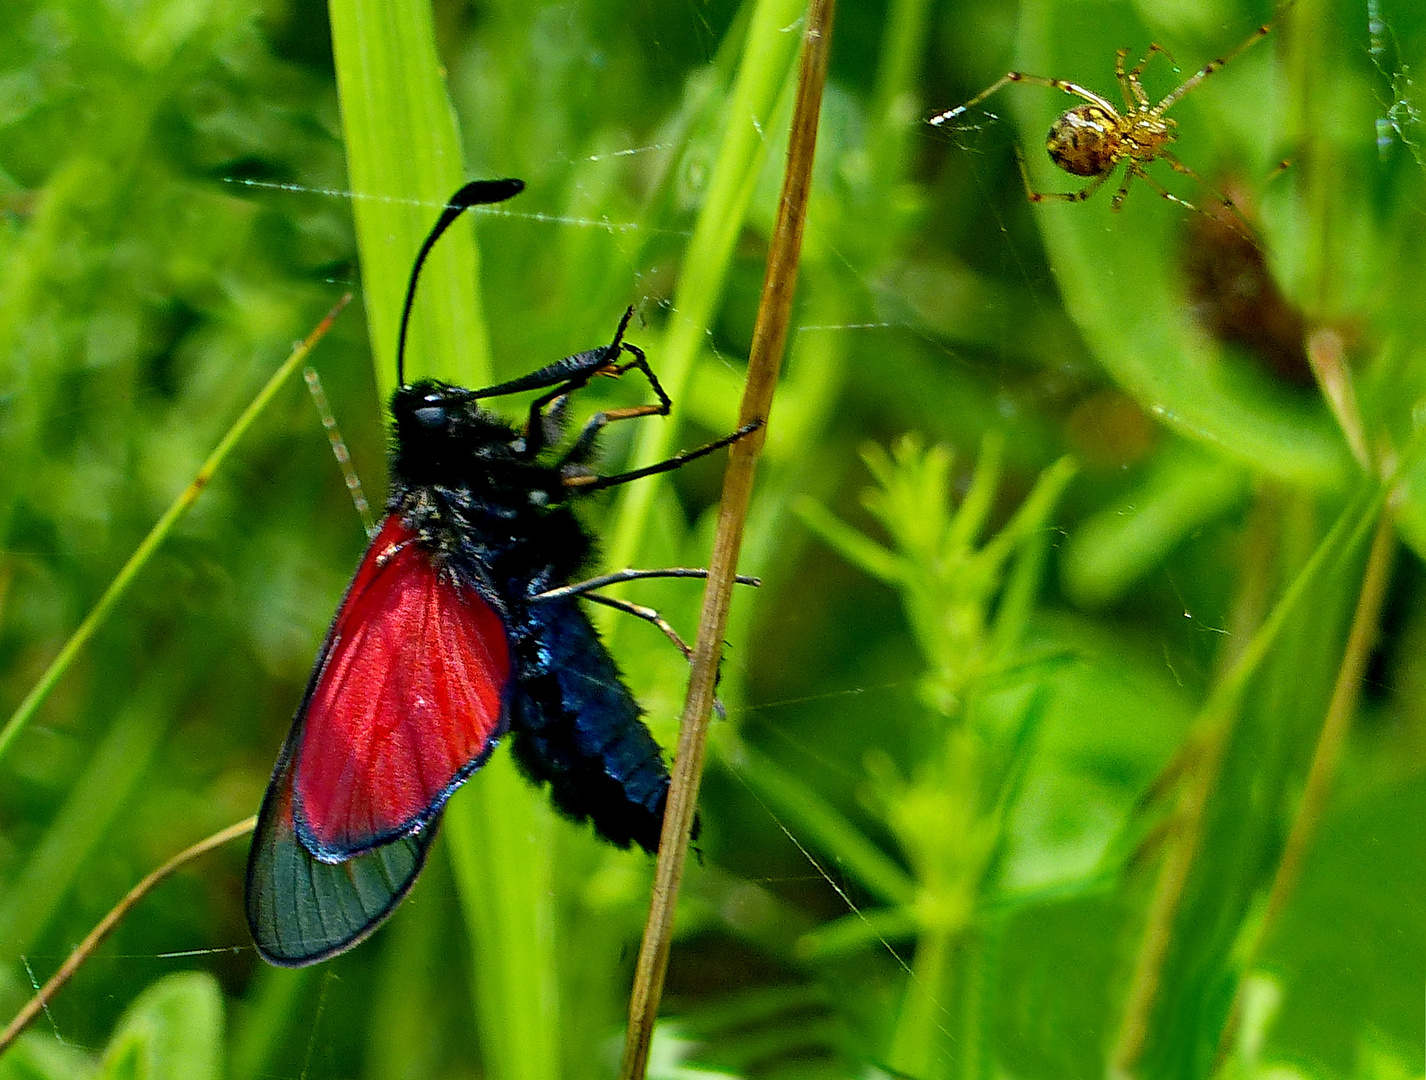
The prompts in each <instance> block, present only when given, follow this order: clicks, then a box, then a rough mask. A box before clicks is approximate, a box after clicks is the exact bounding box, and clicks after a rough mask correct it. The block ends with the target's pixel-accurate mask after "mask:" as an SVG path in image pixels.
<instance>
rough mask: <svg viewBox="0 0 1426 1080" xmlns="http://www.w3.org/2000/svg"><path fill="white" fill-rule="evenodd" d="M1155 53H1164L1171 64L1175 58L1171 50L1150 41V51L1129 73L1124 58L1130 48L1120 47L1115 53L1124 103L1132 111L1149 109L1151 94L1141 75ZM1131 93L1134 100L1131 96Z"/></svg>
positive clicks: (1116, 73) (1116, 72)
mask: <svg viewBox="0 0 1426 1080" xmlns="http://www.w3.org/2000/svg"><path fill="white" fill-rule="evenodd" d="M1154 53H1162V54H1163V56H1164V59H1166V60H1167V61H1168V62H1169V63H1170V64H1173V62H1174V60H1173V57H1172V56H1171V55H1170V54H1169V51H1168V50H1167V49H1165V48H1164V47H1163V46H1162V45H1160V44H1159V43H1158V42H1157V41H1151V42H1149V51H1148V52H1146V53H1144V55H1143V57H1142V58H1141V59H1140V60H1139V62H1138V63H1137V64H1135V65H1134V67H1133V69H1132V70H1131V71H1130V72H1129V73H1128V74H1127V75H1126V74H1125V73H1124V58H1125V57H1127V56H1128V55H1129V50H1128V49H1120V50H1119V51H1118V52H1117V53H1115V54H1114V55H1115V59H1114V75H1115V77H1116V78H1117V79H1118V80H1119V86H1120V88H1121V89H1122V90H1123V91H1124V104H1126V105H1128V106H1129V109H1130V111H1133V110H1134V109H1135V108H1145V109H1147V108H1148V107H1149V104H1150V102H1149V95H1148V94H1146V93H1144V86H1143V84H1142V83H1141V82H1140V81H1139V76H1141V75H1142V74H1144V68H1146V67H1148V66H1149V59H1150V58H1151V57H1152V56H1153V55H1154ZM1131 94H1132V100H1131V97H1130V95H1131Z"/></svg>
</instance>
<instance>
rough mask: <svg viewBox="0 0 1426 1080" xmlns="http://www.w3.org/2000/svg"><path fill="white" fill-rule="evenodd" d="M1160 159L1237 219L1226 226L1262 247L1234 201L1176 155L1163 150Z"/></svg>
mask: <svg viewBox="0 0 1426 1080" xmlns="http://www.w3.org/2000/svg"><path fill="white" fill-rule="evenodd" d="M1159 157H1161V158H1163V159H1164V160H1165V161H1167V162H1168V163H1169V165H1170V166H1171V167H1172V168H1173V170H1174V172H1177V173H1182V174H1183V175H1184V176H1188V177H1192V179H1193V181H1194V183H1196V184H1197V185H1198V186H1199V187H1201V188H1202V189H1203V190H1204V191H1206V192H1208V194H1210V195H1212V196H1213V199H1214V201H1215V202H1217V203H1218V205H1219V206H1221V207H1223V209H1224V210H1226V211H1228V213H1229V214H1231V215H1232V216H1233V217H1234V218H1235V219H1236V224H1235V223H1234V222H1232V221H1224V224H1226V225H1228V226H1229V227H1230V228H1233V229H1235V230H1237V231H1238V232H1240V233H1242V234H1243V235H1244V237H1246V238H1247V239H1248V240H1250V241H1251V242H1252V243H1253V244H1254V245H1256V246H1258V247H1261V246H1262V242H1261V241H1260V240H1259V239H1258V235H1257V233H1256V232H1254V231H1253V226H1252V225H1251V224H1249V222H1248V219H1247V218H1245V217H1244V216H1243V214H1242V212H1241V211H1240V210H1239V209H1238V207H1237V206H1236V205H1235V204H1234V203H1233V200H1232V199H1230V198H1228V196H1227V195H1224V194H1223V193H1222V192H1221V191H1219V190H1218V189H1217V188H1215V187H1214V186H1213V185H1212V184H1210V183H1209V182H1208V181H1207V180H1205V179H1203V177H1201V176H1199V175H1198V173H1196V172H1194V171H1193V170H1192V169H1191V168H1189V167H1188V166H1187V165H1185V164H1184V163H1183V162H1182V161H1181V160H1180V159H1179V158H1178V156H1177V155H1175V154H1174V153H1172V152H1171V151H1168V150H1161V151H1159ZM1144 175H1145V177H1147V176H1148V174H1147V173H1145V174H1144ZM1150 182H1151V183H1152V181H1150ZM1154 186H1155V187H1158V185H1157V184H1155V185H1154ZM1160 191H1162V189H1161V188H1160ZM1163 194H1164V195H1165V197H1166V198H1168V199H1169V200H1170V201H1172V202H1176V203H1182V204H1183V205H1184V206H1187V207H1188V208H1189V209H1190V210H1196V211H1198V213H1200V214H1203V215H1204V216H1205V217H1212V216H1213V215H1211V214H1209V213H1208V212H1207V211H1205V210H1200V209H1199V208H1198V207H1196V206H1194V205H1193V204H1192V203H1189V202H1185V201H1184V200H1183V199H1180V198H1178V197H1177V196H1173V195H1169V194H1168V193H1167V192H1163Z"/></svg>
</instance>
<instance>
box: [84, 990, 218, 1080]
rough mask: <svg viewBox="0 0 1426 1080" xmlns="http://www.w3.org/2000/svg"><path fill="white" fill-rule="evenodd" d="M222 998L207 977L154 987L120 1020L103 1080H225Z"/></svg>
mask: <svg viewBox="0 0 1426 1080" xmlns="http://www.w3.org/2000/svg"><path fill="white" fill-rule="evenodd" d="M222 1050H223V995H222V992H221V991H220V990H219V989H218V980H216V979H215V978H213V976H212V975H209V974H208V973H207V972H199V971H185V972H180V973H179V974H177V975H169V976H167V977H165V978H163V979H160V980H159V981H158V982H156V983H154V984H153V985H152V986H150V987H149V988H148V989H147V990H145V991H144V992H143V993H142V994H140V995H139V996H138V997H137V998H135V999H134V1002H133V1004H132V1005H130V1006H129V1008H128V1010H127V1011H126V1012H125V1013H124V1015H123V1017H122V1018H121V1019H120V1020H119V1026H118V1028H117V1029H116V1030H115V1032H114V1036H113V1038H111V1039H110V1040H109V1045H108V1047H107V1048H106V1049H105V1051H104V1059H103V1062H102V1068H101V1072H100V1076H101V1077H102V1078H103V1080H220V1078H221V1077H222V1075H223V1068H222Z"/></svg>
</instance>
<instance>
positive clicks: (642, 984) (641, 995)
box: [620, 0, 836, 1080]
mask: <svg viewBox="0 0 1426 1080" xmlns="http://www.w3.org/2000/svg"><path fill="white" fill-rule="evenodd" d="M835 10H836V4H835V0H812V3H811V4H810V6H809V8H808V11H807V23H806V28H805V30H804V32H803V39H802V66H801V72H800V75H799V78H798V86H797V102H796V105H795V107H794V110H793V116H792V133H791V137H790V139H789V143H788V155H787V168H786V172H785V173H784V177H783V186H782V196H781V198H780V200H779V204H778V215H777V224H776V226H775V228H774V230H773V235H772V244H771V246H770V250H769V251H768V263H767V276H766V278H765V279H764V283H763V292H762V299H761V302H760V303H759V306H758V318H757V323H756V325H755V326H754V328H753V341H752V349H751V352H750V354H749V357H748V381H747V385H746V387H745V388H744V391H743V401H742V406H741V409H740V413H739V424H740V425H743V424H749V423H753V422H758V423H760V424H761V425H762V427H761V428H760V429H759V430H758V431H756V432H754V433H753V434H752V435H750V436H749V437H748V438H745V439H742V440H739V441H738V442H736V443H734V444H733V447H732V449H731V450H730V451H729V454H728V466H727V470H726V472H725V474H724V478H723V497H722V502H721V505H720V509H719V518H718V529H717V532H716V534H715V536H714V540H713V555H712V559H711V560H710V561H709V564H708V587H707V589H706V590H705V592H704V594H703V612H702V615H701V617H700V619H699V623H698V643H697V646H696V647H695V649H694V655H693V671H692V674H691V675H690V677H689V686H688V698H687V701H686V702H685V704H684V710H683V717H682V719H681V721H680V725H679V739H678V757H677V759H676V760H675V762H674V771H673V782H672V785H671V786H670V788H669V794H668V805H667V808H666V809H665V811H664V822H663V834H662V836H661V837H660V842H659V856H658V864H657V866H656V867H655V870H654V888H653V895H652V898H651V902H650V905H649V920H648V924H647V925H646V927H645V930H644V939H643V944H642V947H641V948H640V951H639V960H638V966H637V968H636V970H635V977H634V990H633V994H632V996H631V998H630V1002H629V1027H628V1031H627V1034H626V1038H625V1043H624V1060H623V1065H622V1067H621V1069H620V1075H621V1076H622V1077H623V1078H624V1080H642V1078H643V1077H644V1075H645V1072H646V1071H647V1068H648V1058H649V1049H650V1047H651V1045H652V1043H653V1030H654V1023H655V1020H656V1019H657V1016H658V1008H659V1000H660V998H661V996H662V993H663V983H664V976H665V974H666V972H667V969H668V955H669V948H670V944H671V942H672V931H673V916H674V910H675V907H676V905H677V900H678V888H679V884H680V881H681V880H682V872H683V862H684V859H685V858H686V857H687V854H688V844H689V837H690V833H691V832H692V828H693V816H694V808H695V806H696V804H697V801H698V788H699V782H700V780H701V777H702V768H703V756H704V752H705V750H706V749H707V741H708V720H709V715H710V713H711V711H712V707H713V696H714V689H715V686H716V683H717V676H718V665H719V663H720V661H721V660H722V654H723V635H724V633H725V632H726V630H727V625H728V608H729V606H730V604H731V602H732V597H733V584H734V579H735V577H736V573H737V565H738V553H739V550H740V549H741V546H742V535H743V525H744V523H745V522H746V520H747V516H748V507H749V505H750V503H751V499H752V487H753V476H754V473H755V471H756V469H757V461H758V455H759V453H760V452H761V450H762V443H763V439H764V438H765V436H766V430H767V422H768V418H769V416H770V415H771V412H772V399H773V393H774V391H775V390H776V388H777V375H778V370H779V368H780V367H781V364H782V355H783V350H784V347H785V346H786V343H787V326H788V322H789V320H790V318H791V313H792V297H793V293H794V290H795V288H796V285H797V265H798V259H799V257H800V255H801V252H802V231H803V227H804V225H805V223H806V220H807V203H808V199H809V197H810V195H811V191H812V163H813V159H814V156H815V153H816V148H817V124H818V120H819V117H820V115H821V107H822V90H823V87H824V86H825V85H826V80H827V57H828V53H829V51H830V48H831V32H832V20H833V17H834V14H835Z"/></svg>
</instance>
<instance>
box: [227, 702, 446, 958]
mask: <svg viewBox="0 0 1426 1080" xmlns="http://www.w3.org/2000/svg"><path fill="white" fill-rule="evenodd" d="M299 735H300V730H299V729H298V728H296V727H294V728H293V731H292V734H291V735H289V736H288V739H287V745H286V746H284V747H283V748H282V756H281V757H280V758H279V759H278V763H277V773H276V775H274V776H273V778H272V784H271V786H270V787H269V788H268V789H267V797H266V798H265V799H263V803H262V813H261V814H260V815H259V816H258V823H257V833H256V835H255V836H254V837H253V843H252V848H251V850H250V851H249V852H248V876H247V916H248V929H249V930H250V931H251V932H252V936H253V941H254V942H255V943H256V945H257V948H258V952H260V953H261V954H262V956H263V959H265V960H267V961H268V962H269V963H272V964H278V965H281V966H282V967H301V966H303V965H305V964H315V963H316V962H317V961H319V960H325V959H327V958H328V957H329V956H335V955H336V954H337V953H339V952H342V951H343V950H345V949H348V948H350V947H351V946H353V945H355V944H356V943H357V942H359V941H361V940H362V939H363V938H365V937H366V936H367V935H368V934H370V933H371V932H372V931H373V930H375V929H376V928H377V927H378V926H379V925H380V924H381V923H382V921H383V920H384V919H385V918H386V917H387V916H388V915H390V914H391V912H392V910H393V909H394V908H395V907H396V905H397V904H398V903H400V901H401V898H402V897H403V896H405V895H406V893H407V892H408V891H410V889H411V886H412V884H413V883H414V882H415V880H416V875H417V874H419V873H420V871H421V866H422V864H423V863H424V862H425V860H426V849H427V848H428V847H429V846H430V843H431V841H432V840H433V839H434V838H435V823H434V822H433V823H432V824H431V827H430V828H428V829H425V830H423V831H422V832H418V833H415V834H413V835H411V836H402V837H398V838H397V839H395V840H393V841H391V842H390V843H388V844H383V845H382V846H381V847H378V848H373V849H372V850H371V851H368V852H365V853H363V854H361V855H357V856H355V857H354V858H351V859H348V860H347V861H346V862H341V863H336V864H332V863H324V862H318V861H317V859H315V858H313V856H312V854H311V852H309V851H308V850H307V849H306V848H305V847H303V846H302V844H301V843H299V842H298V839H297V834H296V832H295V831H294V829H293V821H292V749H293V747H294V745H295V744H296V742H297V739H298V737H299Z"/></svg>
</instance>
